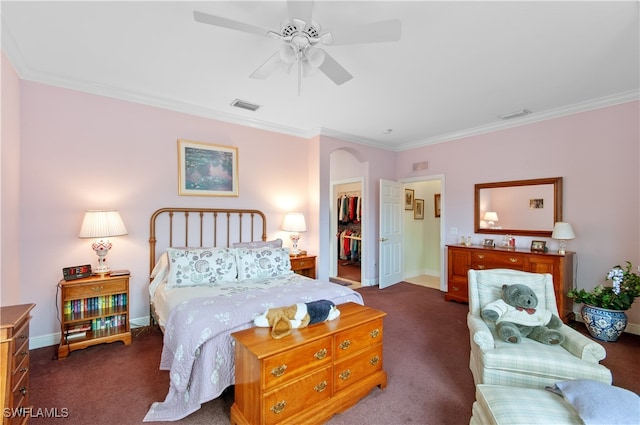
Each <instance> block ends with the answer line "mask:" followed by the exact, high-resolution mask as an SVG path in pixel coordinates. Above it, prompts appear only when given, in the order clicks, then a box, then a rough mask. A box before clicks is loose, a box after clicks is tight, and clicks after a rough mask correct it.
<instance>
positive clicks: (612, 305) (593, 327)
mask: <svg viewBox="0 0 640 425" xmlns="http://www.w3.org/2000/svg"><path fill="white" fill-rule="evenodd" d="M632 268H633V266H632V265H631V263H630V262H629V261H627V266H626V267H624V268H623V267H622V266H615V267H614V268H613V269H611V271H609V273H608V274H607V277H606V280H610V281H611V282H612V286H604V285H598V286H596V287H595V288H593V290H591V291H585V290H584V289H580V290H578V289H577V288H574V289H572V290H570V291H569V293H568V294H567V296H568V297H569V298H572V299H573V300H574V301H575V302H577V303H582V304H583V306H582V309H581V310H580V314H581V315H582V320H583V321H584V323H585V325H586V326H587V329H588V330H589V333H590V334H591V336H593V337H594V338H597V339H599V340H602V341H615V340H617V339H618V337H619V336H620V335H621V334H622V332H623V331H624V329H625V328H626V327H627V314H626V313H625V311H626V310H628V309H629V308H631V305H632V304H633V302H634V301H635V299H636V298H637V297H639V296H640V275H639V274H638V273H635V272H633V271H632Z"/></svg>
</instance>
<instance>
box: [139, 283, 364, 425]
mask: <svg viewBox="0 0 640 425" xmlns="http://www.w3.org/2000/svg"><path fill="white" fill-rule="evenodd" d="M319 299H327V300H331V301H333V302H334V303H335V304H336V305H338V309H339V308H340V307H339V305H340V304H343V303H346V302H349V301H351V302H355V303H358V304H363V301H362V296H361V295H360V294H359V293H357V292H356V291H354V290H352V289H349V288H348V287H344V286H340V285H337V284H334V283H326V282H321V281H318V280H310V279H308V278H304V277H301V276H298V275H292V276H291V277H287V284H285V285H282V286H276V287H269V288H259V289H256V290H255V291H253V290H251V291H245V292H240V293H235V294H233V295H231V296H218V297H210V298H196V299H192V300H189V301H186V302H184V303H182V304H180V305H178V306H177V307H176V308H174V309H173V311H172V312H171V314H170V315H169V318H168V320H167V324H166V327H165V333H164V347H163V349H162V359H161V361H160V369H162V370H169V376H170V384H169V392H168V394H167V397H166V398H165V400H164V401H163V402H155V403H153V404H152V406H151V408H150V409H149V411H148V412H147V414H146V416H145V417H144V421H145V422H151V421H175V420H179V419H182V418H184V417H185V416H188V415H190V414H191V413H193V412H195V411H196V410H198V409H199V408H200V405H201V404H202V403H204V402H207V401H209V400H212V399H214V398H216V397H218V396H219V395H220V394H221V393H222V391H224V389H225V388H227V387H228V386H230V385H233V383H234V380H235V376H234V374H235V369H234V358H233V357H234V348H233V338H232V337H231V333H233V332H237V331H239V330H242V329H247V328H249V327H251V326H253V319H254V317H255V316H257V315H259V314H261V313H262V312H264V311H265V310H266V309H267V308H271V307H281V306H287V305H291V304H294V303H300V302H309V301H314V300H319Z"/></svg>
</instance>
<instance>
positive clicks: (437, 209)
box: [433, 193, 440, 217]
mask: <svg viewBox="0 0 640 425" xmlns="http://www.w3.org/2000/svg"><path fill="white" fill-rule="evenodd" d="M433 205H434V209H435V216H436V217H440V194H439V193H436V194H435V195H433Z"/></svg>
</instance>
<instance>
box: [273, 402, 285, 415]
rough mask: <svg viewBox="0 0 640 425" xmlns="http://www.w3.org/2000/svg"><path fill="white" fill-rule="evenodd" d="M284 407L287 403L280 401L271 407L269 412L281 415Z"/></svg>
mask: <svg viewBox="0 0 640 425" xmlns="http://www.w3.org/2000/svg"><path fill="white" fill-rule="evenodd" d="M286 406H287V402H286V401H285V400H282V401H279V402H277V403H276V404H274V405H273V406H271V411H272V412H273V413H275V414H276V415H277V414H278V413H282V412H283V411H284V408H285V407H286Z"/></svg>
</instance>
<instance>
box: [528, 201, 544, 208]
mask: <svg viewBox="0 0 640 425" xmlns="http://www.w3.org/2000/svg"><path fill="white" fill-rule="evenodd" d="M541 208H544V199H529V209H530V210H538V209H541Z"/></svg>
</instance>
